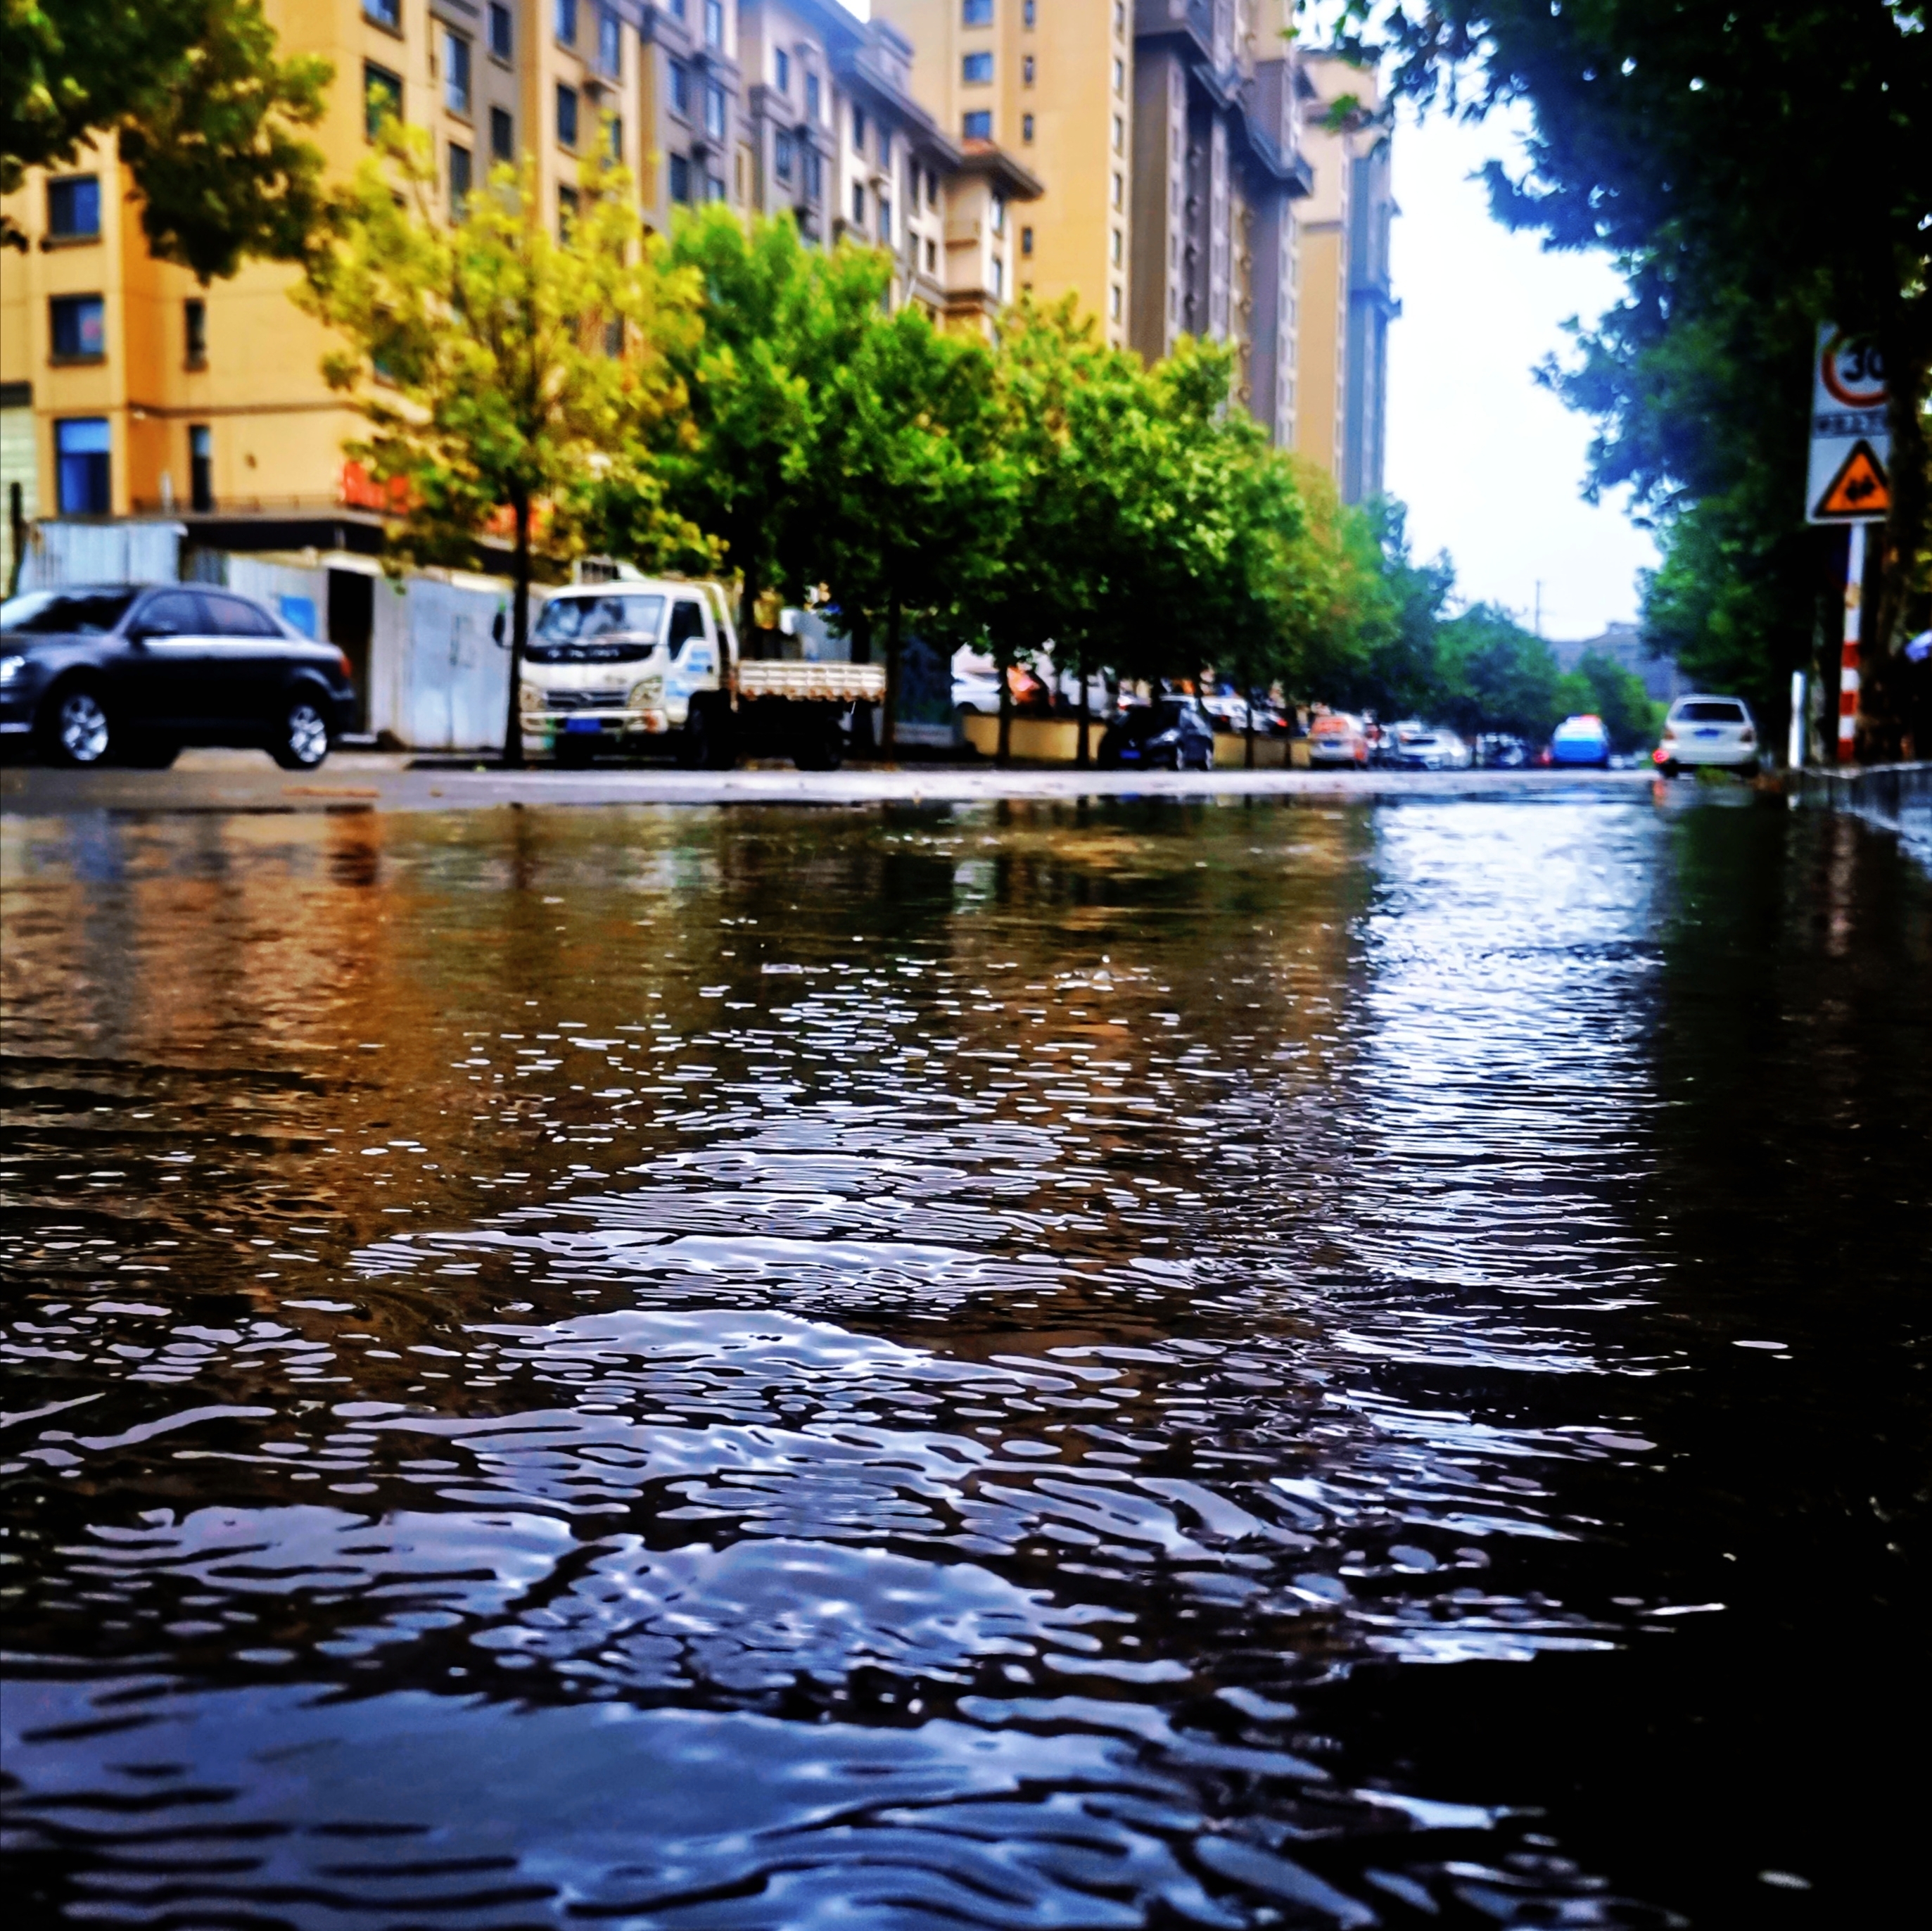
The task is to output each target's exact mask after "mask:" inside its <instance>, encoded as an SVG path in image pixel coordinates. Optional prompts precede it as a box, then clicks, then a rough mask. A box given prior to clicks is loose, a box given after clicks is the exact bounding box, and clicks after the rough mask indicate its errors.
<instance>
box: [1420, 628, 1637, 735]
mask: <svg viewBox="0 0 1932 1931" xmlns="http://www.w3.org/2000/svg"><path fill="white" fill-rule="evenodd" d="M1613 668H1614V667H1613ZM1561 681H1562V680H1561V677H1560V674H1559V671H1558V670H1557V668H1556V659H1555V658H1554V657H1553V656H1551V654H1550V646H1549V645H1548V644H1546V643H1544V641H1543V639H1542V638H1540V637H1538V636H1537V635H1535V633H1534V632H1532V631H1529V630H1526V629H1524V628H1523V626H1522V625H1521V624H1520V623H1517V620H1516V619H1515V618H1514V617H1512V616H1511V614H1509V612H1508V611H1506V610H1505V609H1504V608H1502V606H1501V605H1498V604H1493V603H1478V604H1472V605H1470V607H1469V608H1468V609H1467V610H1465V611H1461V612H1460V613H1459V614H1457V615H1456V616H1454V617H1450V618H1449V619H1448V620H1446V621H1445V622H1444V623H1442V624H1441V625H1440V626H1439V627H1438V629H1437V632H1436V676H1435V683H1436V688H1437V689H1438V691H1439V692H1440V693H1441V696H1440V698H1439V714H1440V715H1441V716H1442V717H1443V718H1444V719H1445V720H1446V721H1447V722H1449V723H1451V724H1453V725H1455V727H1456V728H1457V730H1459V731H1462V732H1463V733H1464V734H1466V735H1467V736H1469V737H1477V736H1480V735H1481V734H1482V733H1484V732H1485V731H1508V732H1510V733H1511V734H1514V735H1515V736H1517V737H1528V738H1544V737H1548V736H1549V734H1550V732H1551V731H1552V730H1553V729H1554V728H1556V725H1557V724H1558V723H1559V722H1560V721H1561V719H1562V717H1563V716H1565V715H1567V713H1566V712H1565V710H1563V709H1562V708H1561V707H1562V704H1563V702H1564V700H1563V698H1562V697H1561V695H1559V684H1560V683H1561ZM1638 688H1639V691H1640V693H1641V691H1642V686H1639V687H1638ZM1577 708H1580V709H1586V710H1587V709H1589V708H1591V706H1589V705H1588V704H1585V705H1581V706H1579V707H1577ZM1622 748H1623V747H1622V746H1619V749H1622Z"/></svg>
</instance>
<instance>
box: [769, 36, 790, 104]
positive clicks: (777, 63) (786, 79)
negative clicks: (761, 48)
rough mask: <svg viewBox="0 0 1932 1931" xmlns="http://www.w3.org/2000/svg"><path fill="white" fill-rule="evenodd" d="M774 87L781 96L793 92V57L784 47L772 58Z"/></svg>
mask: <svg viewBox="0 0 1932 1931" xmlns="http://www.w3.org/2000/svg"><path fill="white" fill-rule="evenodd" d="M772 86H775V88H776V89H778V92H780V93H781V94H789V93H790V92H791V56H790V54H788V53H786V52H785V50H784V48H783V47H780V48H778V50H776V52H775V53H773V54H772Z"/></svg>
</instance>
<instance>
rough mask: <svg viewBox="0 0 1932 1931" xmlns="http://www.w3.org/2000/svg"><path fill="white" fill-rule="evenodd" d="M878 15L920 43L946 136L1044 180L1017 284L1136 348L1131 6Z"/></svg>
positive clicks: (1027, 214)
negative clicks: (1089, 314)
mask: <svg viewBox="0 0 1932 1931" xmlns="http://www.w3.org/2000/svg"><path fill="white" fill-rule="evenodd" d="M872 11H873V16H874V18H875V19H877V20H885V21H886V22H888V23H890V25H891V26H893V27H894V28H895V29H897V30H898V32H899V33H900V34H901V35H902V36H903V37H904V39H905V40H907V41H910V43H911V45H912V47H913V50H914V51H913V59H912V91H913V93H914V94H915V95H916V96H917V97H918V98H919V99H920V100H921V101H924V102H925V103H926V105H927V106H928V107H930V108H932V110H933V112H934V113H935V115H936V116H938V120H939V123H940V125H941V128H944V130H945V131H946V132H947V134H950V135H951V136H953V137H954V138H955V139H956V140H959V142H960V143H961V144H962V148H963V149H965V150H966V151H967V152H968V153H969V154H970V153H972V152H976V150H975V149H974V143H986V144H987V146H988V147H989V149H992V150H997V151H999V152H1003V153H1004V154H1005V155H1010V156H1012V157H1013V158H1015V159H1016V161H1017V163H1018V164H1019V167H1022V168H1024V170H1025V171H1026V173H1027V174H1028V176H1030V177H1031V178H1033V179H1036V180H1037V182H1039V184H1040V194H1039V195H1038V196H1037V197H1034V198H1031V199H1029V200H1028V201H1027V202H1026V203H1025V206H1024V207H1023V209H1020V210H1019V211H1016V213H1015V215H1013V217H1012V218H1013V220H1014V221H1015V222H1016V225H1017V227H1018V228H1019V235H1018V238H1017V239H1018V248H1017V250H1016V260H1015V263H1014V272H1015V273H1016V276H1017V278H1018V287H1019V288H1021V289H1030V290H1031V291H1032V292H1033V293H1034V295H1036V296H1037V297H1039V298H1040V299H1041V300H1042V301H1046V302H1052V301H1057V300H1058V299H1059V298H1060V297H1061V296H1064V295H1068V294H1073V295H1075V296H1078V297H1079V300H1080V302H1081V304H1082V306H1083V307H1084V308H1088V309H1091V310H1092V311H1094V313H1096V314H1098V315H1099V317H1100V321H1101V324H1102V326H1103V329H1104V330H1105V332H1106V339H1107V340H1108V341H1109V342H1110V343H1112V344H1114V345H1115V346H1116V347H1127V343H1128V337H1129V328H1128V318H1127V294H1128V290H1129V287H1130V277H1131V273H1132V269H1133V254H1132V246H1133V243H1132V226H1131V218H1130V205H1129V203H1130V196H1129V188H1130V180H1131V177H1132V171H1133V145H1132V143H1133V111H1134V102H1133V86H1132V68H1133V31H1132V21H1131V19H1130V10H1129V6H1128V0H1044V4H1043V0H873V8H872ZM995 192H997V193H999V194H1002V195H1003V196H1004V197H1005V198H1007V199H1010V198H1011V197H1010V194H1007V191H1004V190H996V191H995ZM992 198H993V197H992V195H991V194H989V216H990V214H991V212H992V210H991V208H990V203H991V201H992Z"/></svg>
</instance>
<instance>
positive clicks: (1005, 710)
mask: <svg viewBox="0 0 1932 1931" xmlns="http://www.w3.org/2000/svg"><path fill="white" fill-rule="evenodd" d="M993 662H994V665H995V668H997V669H998V671H999V673H1000V748H999V750H998V752H997V754H996V755H995V757H994V759H993V761H994V763H995V764H998V766H999V767H1000V769H1001V770H1003V771H1004V770H1005V769H1006V768H1007V765H1008V764H1010V762H1011V761H1012V758H1013V665H1012V664H1011V662H1009V660H1008V659H1007V658H1006V657H1005V656H1004V655H1002V654H1001V653H1000V652H999V651H998V650H995V652H994V653H993Z"/></svg>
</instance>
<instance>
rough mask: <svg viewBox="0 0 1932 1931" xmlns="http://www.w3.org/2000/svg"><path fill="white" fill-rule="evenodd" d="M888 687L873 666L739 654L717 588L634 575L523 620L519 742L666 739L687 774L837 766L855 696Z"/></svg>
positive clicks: (579, 758) (566, 748)
mask: <svg viewBox="0 0 1932 1931" xmlns="http://www.w3.org/2000/svg"><path fill="white" fill-rule="evenodd" d="M885 695H886V674H885V670H884V667H883V665H877V664H836V663H832V664H823V663H821V664H809V663H800V662H794V661H789V660H769V661H768V660H766V659H758V658H745V657H742V656H740V655H739V650H738V635H737V632H736V629H734V628H733V625H732V623H731V617H730V608H729V605H728V603H727V600H726V598H725V595H724V588H723V587H722V585H721V584H715V583H709V582H688V581H683V580H681V579H679V578H673V577H631V578H622V579H620V580H619V581H615V582H611V583H602V584H572V585H571V587H568V589H564V590H555V591H553V592H552V593H550V596H549V597H548V598H547V599H546V601H545V602H544V606H543V608H542V610H541V612H540V613H539V614H538V617H537V620H536V621H535V623H534V624H532V626H531V628H530V639H529V644H528V645H527V647H526V649H525V651H524V654H523V682H522V684H521V686H520V689H519V692H518V695H517V708H518V710H519V711H520V713H521V716H522V719H523V736H524V739H525V742H526V744H528V743H529V741H530V740H532V739H534V740H536V742H537V743H538V745H540V746H541V745H547V746H550V747H551V748H552V749H553V750H554V752H555V754H556V758H557V761H558V762H559V764H587V763H588V762H589V761H590V759H591V758H592V757H594V756H595V755H596V754H597V752H599V751H622V752H630V753H631V754H633V755H635V754H637V753H639V752H648V751H650V750H652V749H669V750H671V751H673V752H675V754H676V758H677V761H678V762H679V764H683V765H685V766H686V767H688V768H691V769H694V770H695V769H700V768H701V769H705V770H724V769H726V768H727V767H729V766H730V765H731V764H734V763H735V762H736V761H737V759H738V758H739V757H741V756H742V757H754V758H755V757H788V758H791V759H792V760H793V761H794V762H795V763H796V764H797V766H798V767H799V770H802V771H832V770H837V769H838V765H839V762H840V761H841V759H842V758H844V755H845V742H846V734H847V730H848V728H849V725H850V718H851V714H852V710H853V706H855V705H856V704H878V703H880V702H881V701H883V699H884V697H885Z"/></svg>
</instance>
